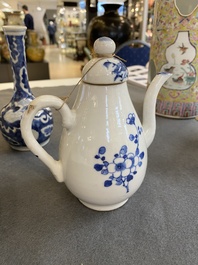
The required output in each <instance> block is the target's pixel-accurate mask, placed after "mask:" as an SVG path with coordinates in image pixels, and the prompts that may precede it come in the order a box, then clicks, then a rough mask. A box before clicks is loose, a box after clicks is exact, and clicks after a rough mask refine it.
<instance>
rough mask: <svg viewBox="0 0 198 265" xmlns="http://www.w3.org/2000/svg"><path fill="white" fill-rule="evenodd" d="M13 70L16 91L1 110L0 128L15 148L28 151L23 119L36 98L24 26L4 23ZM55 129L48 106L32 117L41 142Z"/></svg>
mask: <svg viewBox="0 0 198 265" xmlns="http://www.w3.org/2000/svg"><path fill="white" fill-rule="evenodd" d="M3 30H4V34H5V36H6V39H7V42H8V47H9V50H10V63H11V67H12V71H13V79H14V94H13V96H12V98H11V100H10V102H9V103H8V104H7V105H6V106H4V107H3V109H2V110H1V113H0V129H1V132H2V135H3V137H4V138H5V140H6V141H7V142H8V143H9V144H10V146H11V147H12V148H13V149H16V150H20V151H25V150H28V148H27V147H26V144H25V142H24V140H23V138H22V136H21V126H20V122H21V118H22V115H23V113H24V111H25V110H26V109H27V107H28V105H29V103H30V102H31V101H32V100H33V99H34V98H35V97H34V96H33V94H32V92H31V89H30V86H29V82H28V73H27V65H26V54H25V41H24V35H25V33H26V27H25V26H3ZM52 129H53V118H52V112H51V110H50V109H49V108H45V109H42V110H40V111H39V112H38V113H37V114H36V116H35V117H34V119H33V122H32V131H33V134H34V137H35V139H36V140H37V141H38V143H39V144H41V145H42V146H44V145H45V144H47V142H48V141H49V138H50V135H51V132H52Z"/></svg>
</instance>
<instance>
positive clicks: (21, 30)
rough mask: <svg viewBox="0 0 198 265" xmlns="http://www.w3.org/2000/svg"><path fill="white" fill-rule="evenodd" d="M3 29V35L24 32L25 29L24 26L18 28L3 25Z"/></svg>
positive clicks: (16, 26)
mask: <svg viewBox="0 0 198 265" xmlns="http://www.w3.org/2000/svg"><path fill="white" fill-rule="evenodd" d="M2 28H3V31H4V32H5V33H8V34H9V33H13V32H18V33H19V32H25V31H26V29H27V27H26V26H22V25H21V26H19V25H5V26H2Z"/></svg>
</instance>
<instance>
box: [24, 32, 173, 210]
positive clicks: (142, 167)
mask: <svg viewBox="0 0 198 265" xmlns="http://www.w3.org/2000/svg"><path fill="white" fill-rule="evenodd" d="M115 47H116V45H115V42H113V40H112V39H110V38H108V37H102V38H99V39H97V40H96V41H95V43H94V53H95V54H97V56H96V57H94V58H93V59H92V60H90V61H89V62H88V63H87V64H86V65H85V67H84V68H83V73H82V83H81V85H80V87H79V90H78V95H77V98H76V101H75V103H74V105H73V107H72V109H70V108H69V107H68V105H67V104H66V103H65V102H64V101H63V100H62V99H60V98H57V97H55V96H50V95H48V96H47V95H45V96H40V97H37V98H36V99H34V100H33V101H32V102H31V103H30V105H29V108H28V109H27V111H25V113H24V115H23V118H22V121H21V129H22V135H23V137H24V140H25V142H26V144H27V146H28V147H29V149H30V150H31V151H32V152H33V153H34V154H36V155H37V156H38V157H39V159H41V160H42V161H43V162H44V163H45V164H46V165H47V166H48V167H49V168H50V170H51V172H52V173H53V175H54V176H55V178H56V179H57V181H59V182H65V184H66V186H67V187H68V189H69V190H70V191H71V192H72V193H73V194H74V195H75V196H76V197H77V198H78V199H79V200H80V201H81V202H82V203H83V204H84V205H85V206H87V207H88V208H91V209H94V210H98V211H110V210H114V209H117V208H119V207H121V206H122V205H124V204H125V203H126V202H127V200H128V199H129V198H130V197H131V196H132V195H133V194H134V193H135V192H136V191H137V190H138V188H139V187H140V185H141V184H142V182H143V180H144V176H145V173H146V168H147V148H148V147H149V145H150V144H151V143H152V141H153V139H154V135H155V128H156V125H155V105H156V98H157V94H158V92H159V90H160V88H161V86H162V84H163V83H164V82H165V81H166V80H167V79H168V78H169V77H170V74H167V73H162V74H158V75H157V76H156V77H155V78H154V80H153V81H152V83H151V85H150V87H149V88H148V90H147V92H146V96H145V100H144V110H143V125H142V124H141V123H140V120H139V118H138V115H137V113H136V111H135V108H134V106H133V103H132V101H131V98H130V96H129V91H128V87H127V82H126V81H127V79H128V70H127V68H126V66H125V64H124V63H123V62H121V61H120V60H118V59H117V58H115V57H113V54H114V52H115ZM44 107H53V108H55V109H56V110H58V111H59V112H60V114H61V116H62V127H63V128H62V129H63V130H62V136H61V139H60V148H59V160H58V161H57V160H55V159H54V158H53V157H52V156H51V155H49V154H48V153H47V152H46V151H45V150H44V149H43V148H42V147H41V146H40V145H39V143H38V142H36V140H35V138H34V137H33V135H32V132H31V124H32V119H33V117H34V115H35V113H36V112H37V111H39V110H40V109H41V108H44ZM60 126H61V125H60Z"/></svg>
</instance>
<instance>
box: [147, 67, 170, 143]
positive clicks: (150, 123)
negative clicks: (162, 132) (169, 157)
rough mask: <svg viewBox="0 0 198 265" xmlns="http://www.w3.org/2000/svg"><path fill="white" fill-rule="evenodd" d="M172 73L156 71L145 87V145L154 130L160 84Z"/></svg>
mask: <svg viewBox="0 0 198 265" xmlns="http://www.w3.org/2000/svg"><path fill="white" fill-rule="evenodd" d="M171 75H172V74H170V73H166V72H161V73H158V74H157V75H156V76H155V78H154V79H153V80H152V82H151V84H150V86H149V87H148V89H147V92H146V95H145V98H144V105H143V122H142V125H143V128H144V134H145V140H146V145H147V147H149V146H150V144H151V143H152V141H153V139H154V137H155V131H156V116H155V109H156V100H157V96H158V93H159V91H160V89H161V87H162V85H163V84H164V83H165V82H166V80H168V79H169V78H170V76H171Z"/></svg>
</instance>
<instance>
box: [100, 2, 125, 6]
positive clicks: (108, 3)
mask: <svg viewBox="0 0 198 265" xmlns="http://www.w3.org/2000/svg"><path fill="white" fill-rule="evenodd" d="M123 4H124V3H123V2H117V3H115V2H105V3H101V5H102V6H104V5H116V6H122V5H123Z"/></svg>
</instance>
